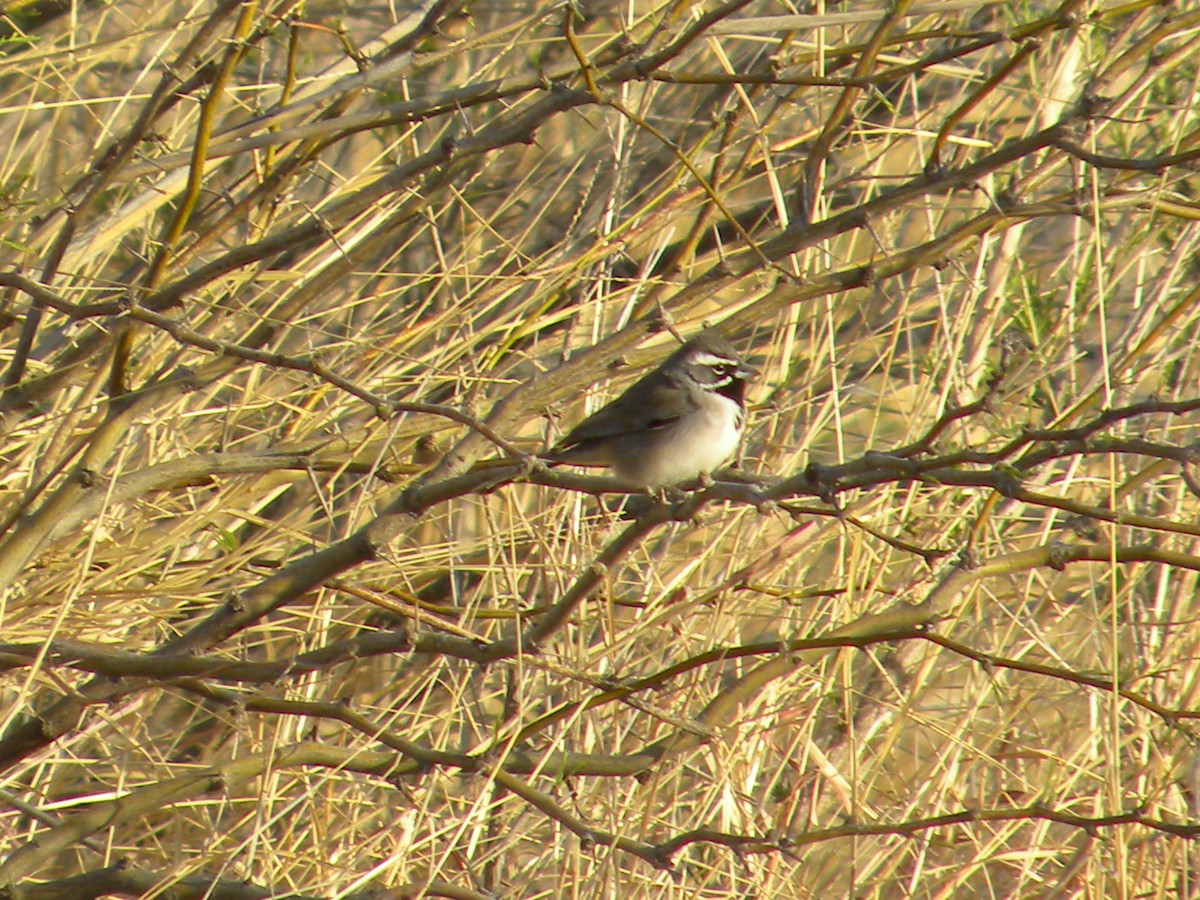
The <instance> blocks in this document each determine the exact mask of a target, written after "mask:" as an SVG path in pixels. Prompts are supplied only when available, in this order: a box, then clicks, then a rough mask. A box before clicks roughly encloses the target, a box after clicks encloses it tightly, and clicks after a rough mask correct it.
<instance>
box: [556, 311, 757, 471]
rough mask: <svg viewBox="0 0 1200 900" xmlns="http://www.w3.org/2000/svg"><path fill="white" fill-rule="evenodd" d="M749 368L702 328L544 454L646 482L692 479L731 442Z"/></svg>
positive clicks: (742, 410) (742, 411) (723, 457)
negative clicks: (651, 370) (696, 334)
mask: <svg viewBox="0 0 1200 900" xmlns="http://www.w3.org/2000/svg"><path fill="white" fill-rule="evenodd" d="M756 374H758V370H757V369H755V368H754V367H753V366H750V365H748V364H747V363H746V362H745V361H744V360H743V359H742V357H741V355H740V354H739V353H738V352H737V350H735V349H734V348H733V346H732V345H731V344H730V343H729V342H728V341H726V340H725V339H724V338H721V337H719V336H717V335H715V334H712V333H705V334H701V335H699V336H697V337H695V338H693V339H692V340H690V341H688V342H687V343H686V344H684V345H683V346H682V347H680V348H679V349H678V350H676V351H675V352H674V353H672V354H671V355H670V356H669V357H667V359H666V361H665V362H664V363H663V364H662V365H661V366H659V367H658V368H657V369H655V370H654V371H653V372H651V373H650V374H648V375H645V376H643V377H642V378H640V379H639V380H638V381H636V382H635V383H634V384H633V385H632V386H630V388H629V389H628V390H626V391H625V393H623V394H622V395H621V396H620V397H618V398H617V399H616V400H614V401H612V403H609V404H608V405H607V406H605V407H602V408H601V409H599V410H597V411H596V412H594V413H592V414H591V415H590V416H588V417H587V418H586V419H584V420H583V421H582V422H580V423H579V424H578V425H576V426H575V427H574V428H573V429H572V430H571V431H570V433H569V434H568V435H567V436H566V437H565V438H563V440H562V441H561V442H560V443H559V444H558V446H557V447H555V448H554V449H553V450H551V451H550V453H549V455H548V456H547V457H546V458H547V459H548V460H549V461H550V462H551V463H566V464H567V465H572V466H607V467H609V468H611V469H612V470H613V474H615V475H616V476H617V477H618V478H620V479H621V480H622V481H627V482H629V483H630V484H633V485H637V486H638V487H643V488H648V489H652V490H657V489H659V488H665V487H675V486H678V485H683V484H687V483H688V482H692V481H695V480H696V479H698V478H699V477H700V476H701V475H707V474H708V473H710V472H712V471H713V470H715V469H717V468H719V467H720V466H721V465H723V464H724V463H725V462H727V461H728V460H729V458H730V457H731V456H733V454H734V452H735V451H736V450H737V447H738V443H739V442H740V441H741V439H742V431H743V429H744V428H745V425H746V400H745V397H746V379H748V378H750V377H752V376H754V375H756Z"/></svg>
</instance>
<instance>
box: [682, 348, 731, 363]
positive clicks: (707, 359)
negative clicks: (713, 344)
mask: <svg viewBox="0 0 1200 900" xmlns="http://www.w3.org/2000/svg"><path fill="white" fill-rule="evenodd" d="M692 362H694V363H695V364H696V365H698V366H714V367H715V366H734V365H737V360H734V359H727V358H726V357H724V356H716V355H715V354H712V353H709V352H708V351H707V350H702V351H701V352H699V353H697V354H696V356H695V358H694V359H693V360H692Z"/></svg>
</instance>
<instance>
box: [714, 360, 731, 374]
mask: <svg viewBox="0 0 1200 900" xmlns="http://www.w3.org/2000/svg"><path fill="white" fill-rule="evenodd" d="M713 371H714V372H716V373H717V374H718V375H721V376H725V375H731V374H733V366H732V365H730V364H729V363H717V364H716V365H715V366H713Z"/></svg>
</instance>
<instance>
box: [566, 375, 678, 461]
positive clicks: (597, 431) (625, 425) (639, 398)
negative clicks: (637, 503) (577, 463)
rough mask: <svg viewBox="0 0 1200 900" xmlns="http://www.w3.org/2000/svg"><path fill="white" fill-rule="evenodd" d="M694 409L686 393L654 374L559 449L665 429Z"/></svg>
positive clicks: (569, 436)
mask: <svg viewBox="0 0 1200 900" xmlns="http://www.w3.org/2000/svg"><path fill="white" fill-rule="evenodd" d="M694 408H695V404H694V402H693V401H692V399H691V397H689V396H688V393H687V391H686V390H684V389H683V388H681V387H679V386H678V385H676V384H674V383H673V382H672V381H671V380H670V379H668V378H666V377H665V376H664V375H663V374H662V373H661V372H651V373H650V374H649V375H647V376H645V377H644V378H642V379H641V380H640V381H638V382H637V383H636V384H634V385H633V386H632V387H630V388H629V390H627V391H626V392H625V393H624V394H622V395H621V396H620V397H618V398H617V399H616V400H614V401H613V402H612V403H610V404H608V405H607V406H605V407H602V408H601V409H598V410H597V411H596V412H594V413H592V414H591V415H590V416H588V417H587V418H586V419H584V420H583V421H582V422H580V423H579V424H578V425H576V426H575V427H574V428H572V429H571V431H570V433H569V434H567V436H566V437H565V438H563V439H562V442H561V443H560V444H559V449H564V450H565V449H569V448H571V447H574V446H578V445H579V444H584V443H588V442H591V441H597V440H601V439H604V438H612V437H617V436H618V435H623V434H629V433H630V432H639V431H649V430H652V429H655V428H661V427H663V426H664V425H669V424H670V423H671V422H674V421H675V420H677V419H679V418H680V417H682V416H684V415H686V414H687V413H688V412H690V411H691V410H692V409H694Z"/></svg>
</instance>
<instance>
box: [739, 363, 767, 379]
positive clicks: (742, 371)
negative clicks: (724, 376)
mask: <svg viewBox="0 0 1200 900" xmlns="http://www.w3.org/2000/svg"><path fill="white" fill-rule="evenodd" d="M761 374H762V372H760V371H759V370H758V369H756V368H754V366H752V365H750V363H748V362H739V363H738V367H737V376H738V378H754V377H755V376H756V375H761Z"/></svg>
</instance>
